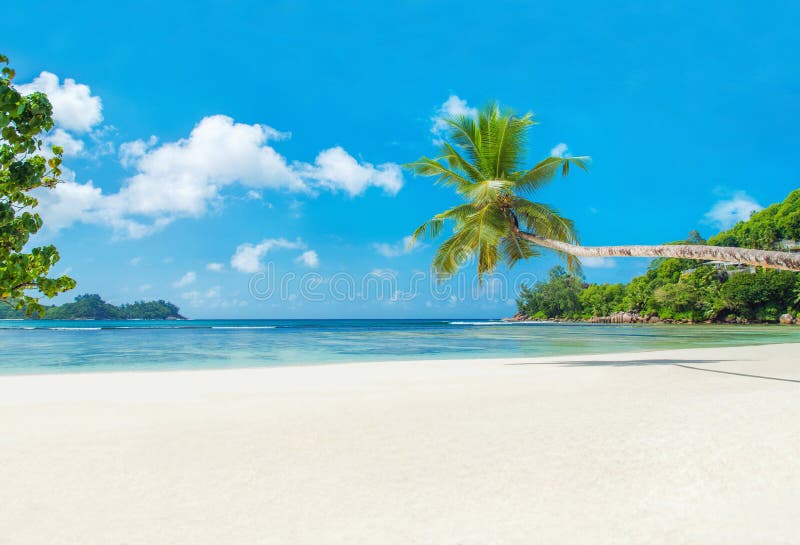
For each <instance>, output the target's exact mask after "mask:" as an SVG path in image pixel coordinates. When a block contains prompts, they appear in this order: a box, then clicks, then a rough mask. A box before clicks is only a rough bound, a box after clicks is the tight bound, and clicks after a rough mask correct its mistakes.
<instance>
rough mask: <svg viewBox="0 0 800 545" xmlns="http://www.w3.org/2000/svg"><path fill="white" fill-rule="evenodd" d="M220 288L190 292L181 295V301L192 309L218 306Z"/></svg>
mask: <svg viewBox="0 0 800 545" xmlns="http://www.w3.org/2000/svg"><path fill="white" fill-rule="evenodd" d="M220 293H221V292H220V287H219V286H214V287H213V288H209V289H207V290H205V291H200V290H192V291H187V292H184V293H182V294H181V298H182V299H186V300H187V301H189V304H190V305H191V306H193V307H199V306H208V305H214V306H216V305H219V296H220Z"/></svg>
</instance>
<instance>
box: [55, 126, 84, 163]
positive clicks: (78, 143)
mask: <svg viewBox="0 0 800 545" xmlns="http://www.w3.org/2000/svg"><path fill="white" fill-rule="evenodd" d="M45 144H46V145H47V146H48V147H49V146H61V147H62V148H64V157H76V156H78V155H80V154H81V153H83V150H84V148H85V147H86V145H85V144H84V143H83V140H78V139H77V138H75V137H74V136H72V135H71V134H70V133H68V132H67V131H65V130H64V129H61V128H58V129H55V130H54V131H53V132H51V133H50V134H48V135H47V136H46V137H45Z"/></svg>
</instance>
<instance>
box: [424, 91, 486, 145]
mask: <svg viewBox="0 0 800 545" xmlns="http://www.w3.org/2000/svg"><path fill="white" fill-rule="evenodd" d="M477 115H478V110H477V109H476V108H471V107H470V106H468V105H467V101H466V100H464V99H462V98H459V97H458V96H456V95H450V96H449V97H448V98H447V100H445V101H444V103H443V104H442V105H441V106H439V108H438V109H437V110H436V115H434V116H433V118H432V119H431V120H432V121H433V127H431V132H432V133H433V134H435V135H437V136H439V135H441V134H442V133H443V132H444V131H445V130H446V129H447V127H449V125H448V124H447V123H445V121H444V120H445V119H448V118H452V117H458V116H468V117H476V116H477Z"/></svg>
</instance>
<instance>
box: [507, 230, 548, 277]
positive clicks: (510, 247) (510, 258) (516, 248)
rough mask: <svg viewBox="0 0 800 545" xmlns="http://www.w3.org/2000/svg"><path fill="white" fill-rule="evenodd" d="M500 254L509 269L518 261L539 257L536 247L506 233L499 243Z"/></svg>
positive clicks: (514, 235) (513, 234) (512, 234)
mask: <svg viewBox="0 0 800 545" xmlns="http://www.w3.org/2000/svg"><path fill="white" fill-rule="evenodd" d="M500 253H501V254H502V256H503V260H504V261H505V262H506V265H508V268H509V269H510V268H512V267H513V266H514V265H516V263H517V262H518V261H520V260H523V259H530V258H532V257H536V256H538V255H540V253H539V251H538V250H537V249H536V246H534V245H533V244H531V243H530V242H528V241H527V240H525V239H522V238H520V237H518V236H517V235H516V234H515V233H508V234H507V235H506V236H504V237H503V240H502V241H501V242H500Z"/></svg>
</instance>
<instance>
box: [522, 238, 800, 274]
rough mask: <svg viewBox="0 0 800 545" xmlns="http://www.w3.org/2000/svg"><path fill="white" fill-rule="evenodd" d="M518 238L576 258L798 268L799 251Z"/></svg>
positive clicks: (789, 269)
mask: <svg viewBox="0 0 800 545" xmlns="http://www.w3.org/2000/svg"><path fill="white" fill-rule="evenodd" d="M517 234H518V235H519V237H520V238H522V239H524V240H527V241H529V242H532V243H534V244H536V245H538V246H543V247H545V248H550V249H551V250H556V251H559V252H564V253H565V254H570V255H574V256H577V257H678V258H683V259H698V260H705V261H724V262H727V263H741V264H744V265H756V266H759V267H767V268H770V269H784V270H787V271H800V253H791V252H774V251H769V250H753V249H750V248H734V247H728V246H702V245H689V244H664V245H659V246H578V245H576V244H569V243H567V242H560V241H558V240H552V239H549V238H543V237H540V236H537V235H534V234H532V233H526V232H525V231H521V230H518V231H517Z"/></svg>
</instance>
